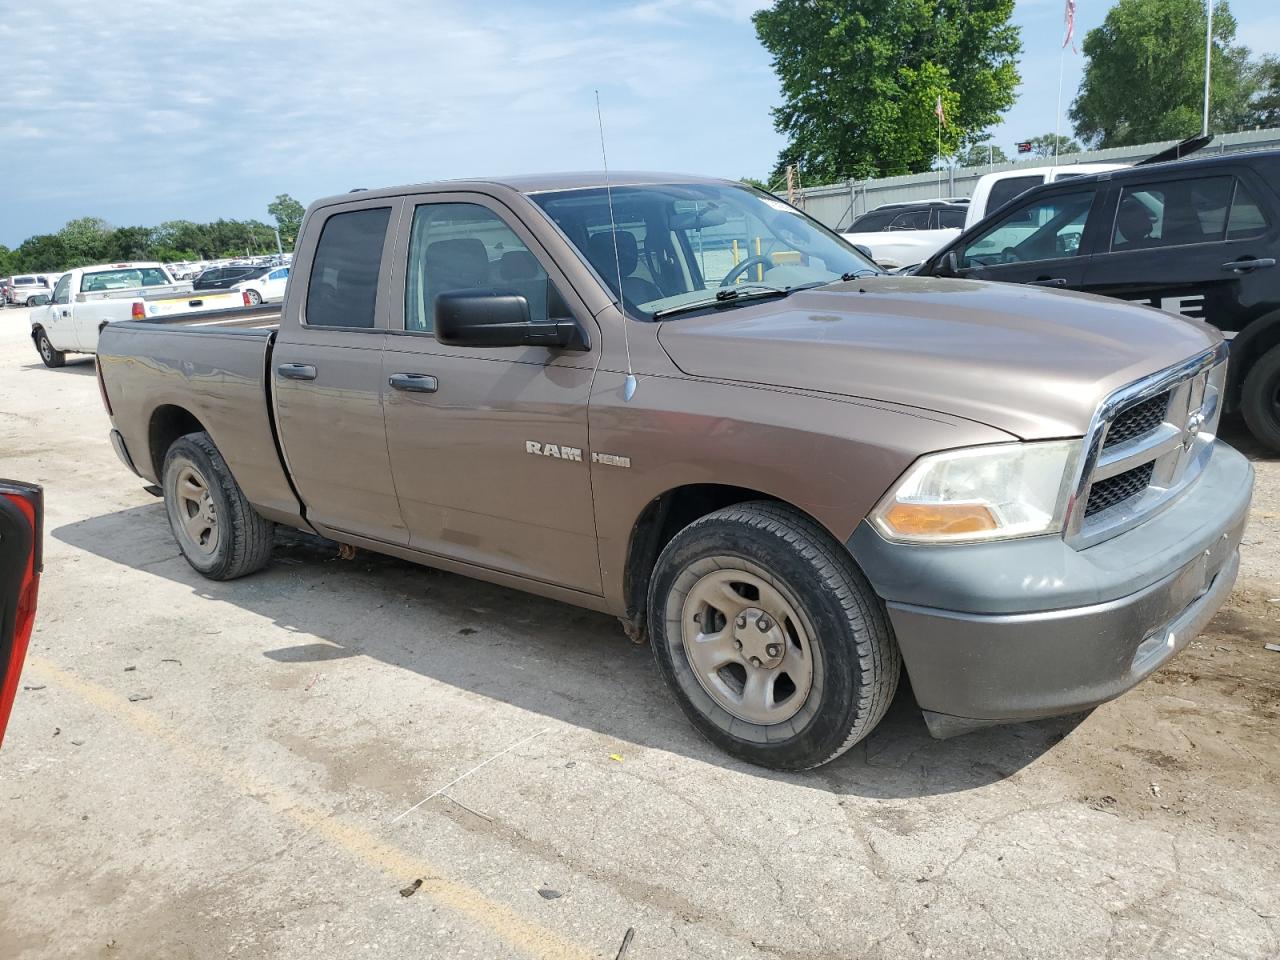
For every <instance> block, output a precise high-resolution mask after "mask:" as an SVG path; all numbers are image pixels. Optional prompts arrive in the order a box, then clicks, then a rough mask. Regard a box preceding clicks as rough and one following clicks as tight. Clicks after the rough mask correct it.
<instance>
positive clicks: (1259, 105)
mask: <svg viewBox="0 0 1280 960" xmlns="http://www.w3.org/2000/svg"><path fill="white" fill-rule="evenodd" d="M1250 88H1251V89H1252V90H1253V96H1252V98H1251V99H1250V100H1249V115H1248V117H1247V118H1246V120H1245V124H1246V126H1250V127H1280V57H1272V56H1268V57H1263V58H1262V59H1261V60H1259V61H1258V62H1257V63H1256V64H1254V65H1253V68H1252V69H1251V71H1250Z"/></svg>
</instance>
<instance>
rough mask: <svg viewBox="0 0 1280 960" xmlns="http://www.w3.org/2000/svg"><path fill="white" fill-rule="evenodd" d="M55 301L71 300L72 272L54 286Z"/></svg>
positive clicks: (66, 301)
mask: <svg viewBox="0 0 1280 960" xmlns="http://www.w3.org/2000/svg"><path fill="white" fill-rule="evenodd" d="M53 302H54V303H70V302H71V274H69V273H68V274H67V275H66V276H64V277H63V278H62V279H60V280H59V281H58V285H57V286H55V287H54V288H53Z"/></svg>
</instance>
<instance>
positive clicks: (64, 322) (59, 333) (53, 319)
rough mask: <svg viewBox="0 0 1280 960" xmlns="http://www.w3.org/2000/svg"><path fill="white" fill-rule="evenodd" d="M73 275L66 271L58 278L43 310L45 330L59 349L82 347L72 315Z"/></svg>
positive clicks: (51, 341) (42, 321) (50, 340)
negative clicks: (77, 337)
mask: <svg viewBox="0 0 1280 960" xmlns="http://www.w3.org/2000/svg"><path fill="white" fill-rule="evenodd" d="M71 277H72V275H71V274H69V273H66V274H63V275H62V277H61V278H60V279H59V280H58V282H57V284H56V285H55V286H54V288H53V297H52V298H51V299H50V300H49V305H48V306H47V307H45V308H44V310H43V312H44V319H43V320H41V321H40V322H41V323H42V324H43V326H44V332H45V333H47V334H48V335H49V342H50V343H51V344H53V346H54V348H55V349H57V350H78V349H79V348H80V343H79V341H77V340H76V336H75V326H74V323H75V321H74V319H73V318H72V316H71V311H72V303H71Z"/></svg>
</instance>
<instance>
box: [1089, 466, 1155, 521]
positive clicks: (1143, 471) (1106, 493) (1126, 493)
mask: <svg viewBox="0 0 1280 960" xmlns="http://www.w3.org/2000/svg"><path fill="white" fill-rule="evenodd" d="M1155 467H1156V465H1155V462H1154V461H1152V462H1150V463H1144V464H1142V465H1141V466H1138V467H1134V468H1133V469H1132V470H1126V471H1125V472H1124V473H1117V474H1116V475H1115V476H1114V477H1107V479H1105V480H1099V481H1098V482H1097V483H1095V484H1094V485H1093V486H1092V487H1090V488H1089V502H1088V503H1086V504H1085V507H1084V515H1085V517H1086V518H1088V517H1091V516H1093V515H1094V514H1095V513H1098V512H1099V511H1100V510H1106V509H1108V508H1110V507H1114V506H1115V505H1116V504H1118V503H1124V501H1126V500H1128V499H1129V498H1130V497H1136V496H1137V495H1138V494H1140V493H1142V492H1143V491H1144V490H1146V489H1147V487H1149V486H1151V474H1152V473H1154V472H1155Z"/></svg>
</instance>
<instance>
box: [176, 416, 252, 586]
mask: <svg viewBox="0 0 1280 960" xmlns="http://www.w3.org/2000/svg"><path fill="white" fill-rule="evenodd" d="M161 479H162V481H163V483H162V488H163V490H164V506H165V512H166V513H167V514H168V516H169V527H170V529H171V530H172V531H173V536H174V539H176V540H177V541H178V548H179V549H180V550H181V551H182V555H183V556H184V557H186V558H187V562H188V563H189V564H191V566H192V567H194V568H195V569H196V570H197V571H198V572H199V573H202V574H203V575H204V576H206V577H208V578H209V579H210V580H234V579H235V578H236V577H243V576H246V575H247V574H250V573H253V572H255V571H257V570H261V569H262V568H263V567H265V566H266V565H267V563H268V561H270V559H271V546H272V538H273V534H274V530H275V525H274V524H273V523H271V522H270V521H269V520H266V519H264V518H263V517H262V516H261V515H260V514H259V513H258V511H256V510H254V509H253V506H252V504H250V503H249V501H248V500H247V499H245V495H244V492H243V491H242V490H241V489H240V485H239V484H237V483H236V481H235V478H234V477H233V476H231V470H230V469H229V468H228V467H227V462H226V461H225V460H224V459H222V454H221V453H219V452H218V448H217V447H215V446H214V445H213V440H212V439H211V438H210V437H209V434H207V433H203V432H202V433H189V434H187V435H186V436H185V437H179V438H178V439H177V440H175V441H174V443H173V446H171V447H170V448H169V452H168V453H166V454H165V458H164V470H163V472H162V476H161Z"/></svg>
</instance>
